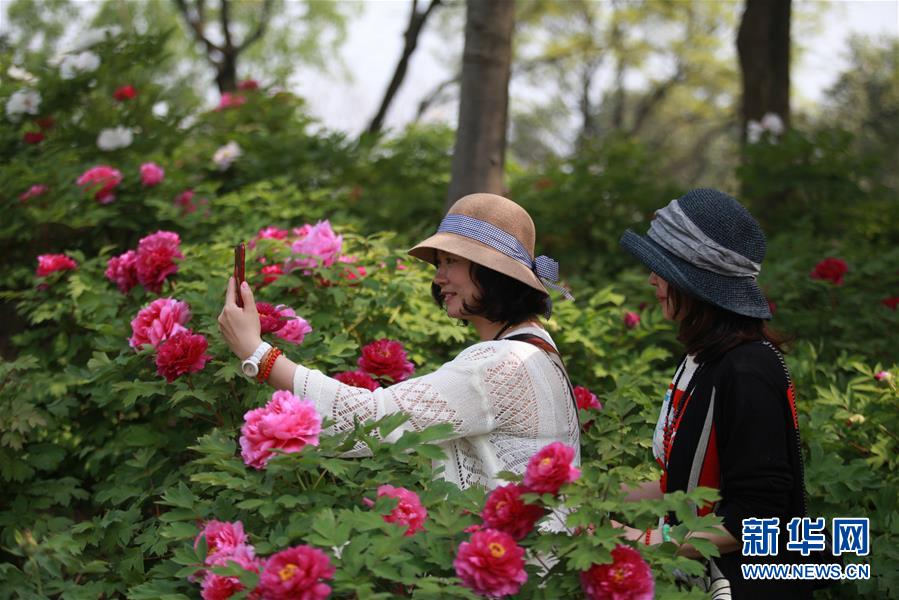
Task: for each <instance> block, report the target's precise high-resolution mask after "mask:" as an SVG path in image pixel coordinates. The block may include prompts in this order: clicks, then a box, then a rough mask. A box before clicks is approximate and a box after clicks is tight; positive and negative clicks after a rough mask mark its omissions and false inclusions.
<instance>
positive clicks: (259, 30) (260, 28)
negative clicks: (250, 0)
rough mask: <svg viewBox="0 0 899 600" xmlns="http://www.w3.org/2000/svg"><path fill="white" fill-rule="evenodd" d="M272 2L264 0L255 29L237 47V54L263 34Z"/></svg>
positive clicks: (271, 0)
mask: <svg viewBox="0 0 899 600" xmlns="http://www.w3.org/2000/svg"><path fill="white" fill-rule="evenodd" d="M272 3H273V0H265V2H264V3H263V4H262V11H261V12H260V13H259V23H258V24H257V25H256V30H255V31H254V32H253V33H251V34H250V35H249V36H247V39H245V40H244V41H243V43H242V44H241V45H240V46H238V47H237V54H240V53H241V52H243V51H244V50H246V49H247V48H248V47H250V46H251V45H253V44H255V43H256V41H257V40H259V38H261V37H262V36H263V35H264V34H265V30H266V28H267V27H268V21H269V17H270V15H271V11H272Z"/></svg>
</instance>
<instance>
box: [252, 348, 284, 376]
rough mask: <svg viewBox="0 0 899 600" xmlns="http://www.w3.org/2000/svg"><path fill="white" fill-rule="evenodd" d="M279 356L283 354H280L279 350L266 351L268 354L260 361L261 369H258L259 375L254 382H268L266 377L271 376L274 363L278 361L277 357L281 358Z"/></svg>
mask: <svg viewBox="0 0 899 600" xmlns="http://www.w3.org/2000/svg"><path fill="white" fill-rule="evenodd" d="M281 354H283V352H281V350H280V349H279V348H272V349H271V350H269V351H268V354H266V355H265V358H263V359H262V367H261V368H260V369H259V375H257V376H256V381H258V382H259V383H265V382H266V380H268V376H269V375H271V374H272V368H274V366H275V361H276V360H278V357H279V356H281Z"/></svg>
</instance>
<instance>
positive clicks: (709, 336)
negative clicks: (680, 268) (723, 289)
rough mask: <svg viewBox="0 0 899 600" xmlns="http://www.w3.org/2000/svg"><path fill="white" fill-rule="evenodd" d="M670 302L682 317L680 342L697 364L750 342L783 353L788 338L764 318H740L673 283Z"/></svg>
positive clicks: (669, 292) (672, 307) (679, 331)
mask: <svg viewBox="0 0 899 600" xmlns="http://www.w3.org/2000/svg"><path fill="white" fill-rule="evenodd" d="M668 300H669V301H670V302H671V310H672V313H673V314H674V316H676V317H681V318H680V327H679V329H678V332H677V340H678V341H679V342H680V343H681V344H683V345H684V348H685V349H686V351H687V354H692V355H695V356H696V361H697V362H700V363H702V362H706V361H708V360H711V359H714V358H717V357H719V356H721V355H723V354H724V353H725V352H727V351H728V350H730V349H732V348H735V347H736V346H739V345H740V344H744V343H746V342H755V341H767V342H771V343H772V344H774V346H775V347H776V348H777V349H778V350H780V351H781V352H783V348H782V346H783V345H784V343H786V342H787V341H788V340H787V338H786V337H785V336H784V335H782V334H780V333H777V332H775V331H773V330H772V329H771V328H769V327H768V323H767V322H766V321H765V320H764V319H759V318H756V317H747V316H744V315H738V314H737V313H735V312H731V311H729V310H726V309H724V308H721V307H719V306H715V305H714V304H710V303H708V302H706V301H704V300H700V299H699V298H697V297H695V296H692V295H690V294H688V293H686V292H685V291H683V290H682V289H680V288H678V287H677V286H675V285H672V284H671V283H669V284H668Z"/></svg>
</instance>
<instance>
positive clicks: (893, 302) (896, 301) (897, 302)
mask: <svg viewBox="0 0 899 600" xmlns="http://www.w3.org/2000/svg"><path fill="white" fill-rule="evenodd" d="M880 303H881V304H883V305H884V306H886V307H887V308H889V309H892V310H896V307H897V306H899V296H893V297H892V298H884V299H883V300H881V301H880Z"/></svg>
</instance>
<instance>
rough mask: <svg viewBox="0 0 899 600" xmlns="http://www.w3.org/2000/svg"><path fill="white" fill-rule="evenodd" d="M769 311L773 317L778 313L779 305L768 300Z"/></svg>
mask: <svg viewBox="0 0 899 600" xmlns="http://www.w3.org/2000/svg"><path fill="white" fill-rule="evenodd" d="M768 310H769V311H771V315H772V316H773V315H774V313H775V312H777V304H775V303H774V300H768Z"/></svg>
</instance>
